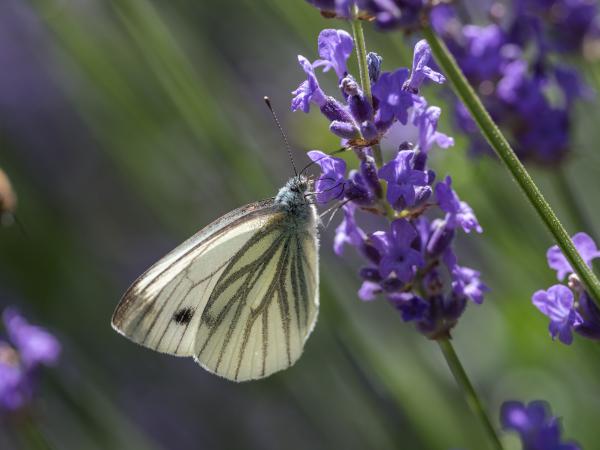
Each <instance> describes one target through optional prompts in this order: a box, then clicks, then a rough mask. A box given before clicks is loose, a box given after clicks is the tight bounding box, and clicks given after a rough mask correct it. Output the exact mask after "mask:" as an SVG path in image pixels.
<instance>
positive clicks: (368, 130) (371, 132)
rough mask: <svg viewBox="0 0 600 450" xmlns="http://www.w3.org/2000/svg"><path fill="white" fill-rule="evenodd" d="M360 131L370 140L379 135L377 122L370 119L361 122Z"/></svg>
mask: <svg viewBox="0 0 600 450" xmlns="http://www.w3.org/2000/svg"><path fill="white" fill-rule="evenodd" d="M360 132H361V134H362V136H363V138H365V139H366V140H368V141H372V140H374V139H377V136H378V133H377V128H375V124H374V123H373V122H371V121H370V120H367V121H364V122H363V123H361V124H360Z"/></svg>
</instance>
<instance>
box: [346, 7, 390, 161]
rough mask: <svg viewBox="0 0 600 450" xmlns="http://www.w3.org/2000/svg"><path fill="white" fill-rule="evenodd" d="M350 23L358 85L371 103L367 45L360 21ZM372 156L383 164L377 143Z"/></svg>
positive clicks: (373, 147)
mask: <svg viewBox="0 0 600 450" xmlns="http://www.w3.org/2000/svg"><path fill="white" fill-rule="evenodd" d="M357 13H358V10H357V9H356V8H355V12H354V16H355V17H356V15H357ZM350 23H351V24H352V34H353V35H354V42H355V43H356V57H357V59H358V74H359V77H360V85H361V87H362V90H363V92H364V94H365V96H366V97H367V99H368V100H369V103H371V104H373V97H372V94H371V80H370V79H369V67H368V65H367V45H366V44H365V34H364V32H363V28H362V22H361V21H360V19H357V18H355V19H353V20H351V21H350ZM371 148H372V149H373V158H375V164H377V167H381V165H382V164H383V156H382V155H381V148H380V147H379V144H376V145H373V146H372V147H371Z"/></svg>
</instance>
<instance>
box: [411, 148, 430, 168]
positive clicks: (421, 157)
mask: <svg viewBox="0 0 600 450" xmlns="http://www.w3.org/2000/svg"><path fill="white" fill-rule="evenodd" d="M426 165H427V153H425V152H421V151H419V152H417V153H416V155H415V157H414V158H413V169H415V170H425V166H426Z"/></svg>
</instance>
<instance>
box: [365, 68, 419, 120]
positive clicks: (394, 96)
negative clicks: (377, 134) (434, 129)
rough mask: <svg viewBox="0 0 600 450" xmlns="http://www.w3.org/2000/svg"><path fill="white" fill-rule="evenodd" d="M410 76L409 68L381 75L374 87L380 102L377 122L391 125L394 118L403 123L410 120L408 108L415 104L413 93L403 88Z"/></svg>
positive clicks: (375, 95) (374, 94) (373, 90)
mask: <svg viewBox="0 0 600 450" xmlns="http://www.w3.org/2000/svg"><path fill="white" fill-rule="evenodd" d="M408 77H409V71H408V69H398V70H395V71H394V72H384V73H382V74H381V75H380V76H379V80H377V82H376V83H375V84H374V85H373V89H372V92H373V96H374V97H375V98H377V100H378V103H379V111H378V114H377V117H376V119H375V122H376V123H380V124H383V125H385V126H389V125H391V122H392V121H393V120H394V119H397V120H398V121H399V122H400V123H403V124H405V123H406V122H407V121H408V109H409V108H410V107H411V106H412V104H413V96H412V93H410V92H408V91H406V90H405V89H403V86H404V83H406V81H407V80H408ZM379 128H381V126H380V127H379Z"/></svg>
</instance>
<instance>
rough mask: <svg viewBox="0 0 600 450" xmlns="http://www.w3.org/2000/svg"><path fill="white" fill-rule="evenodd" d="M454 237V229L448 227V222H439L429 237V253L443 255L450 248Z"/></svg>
mask: <svg viewBox="0 0 600 450" xmlns="http://www.w3.org/2000/svg"><path fill="white" fill-rule="evenodd" d="M452 239H454V229H453V228H450V227H447V226H446V222H441V223H439V224H438V226H437V227H436V229H435V231H434V232H433V234H432V236H431V238H429V242H428V243H427V253H429V254H430V255H431V256H438V255H441V254H442V253H444V250H446V249H447V248H448V246H449V245H450V243H451V242H452Z"/></svg>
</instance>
